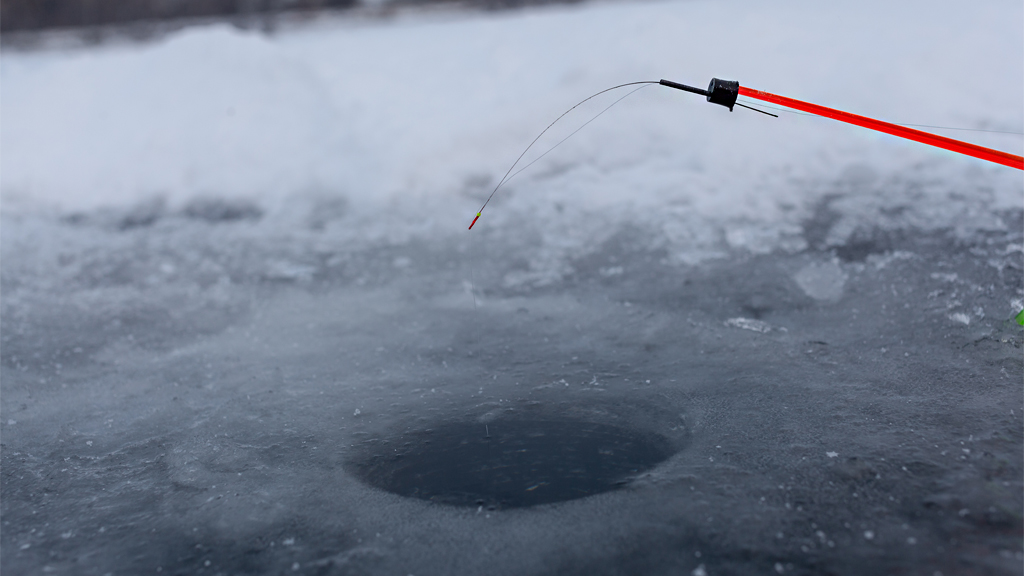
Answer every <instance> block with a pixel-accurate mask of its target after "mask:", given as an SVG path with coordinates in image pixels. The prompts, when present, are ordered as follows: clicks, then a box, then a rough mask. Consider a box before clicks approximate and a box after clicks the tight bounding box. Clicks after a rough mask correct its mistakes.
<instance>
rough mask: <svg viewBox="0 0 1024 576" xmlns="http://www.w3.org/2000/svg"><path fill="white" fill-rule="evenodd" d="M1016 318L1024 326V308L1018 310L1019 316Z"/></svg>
mask: <svg viewBox="0 0 1024 576" xmlns="http://www.w3.org/2000/svg"><path fill="white" fill-rule="evenodd" d="M1014 320H1016V321H1017V324H1020V325H1021V326H1024V310H1021V311H1020V312H1017V316H1016V317H1015V318H1014Z"/></svg>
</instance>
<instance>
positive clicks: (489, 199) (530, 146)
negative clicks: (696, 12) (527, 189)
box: [469, 80, 658, 230]
mask: <svg viewBox="0 0 1024 576" xmlns="http://www.w3.org/2000/svg"><path fill="white" fill-rule="evenodd" d="M657 83H658V82H657V81H656V80H643V81H640V82H627V83H625V84H619V85H618V86H612V87H611V88H606V89H604V90H601V91H600V92H598V93H596V94H591V95H590V96H588V97H586V98H584V99H583V100H580V101H579V102H577V103H576V105H575V106H573V107H572V108H569V109H568V110H566V111H565V112H562V115H561V116H559V117H558V118H555V120H554V122H552V123H551V124H548V127H547V128H545V129H544V130H542V131H541V133H540V134H537V137H536V138H534V139H533V142H530V145H529V146H527V147H526V150H523V153H522V154H520V155H519V158H516V161H515V162H513V163H512V166H509V169H508V172H505V175H504V176H502V177H501V180H500V181H499V182H498V185H497V186H495V187H494V190H492V191H491V195H490V196H488V197H487V200H485V201H484V205H483V206H481V207H480V210H478V211H477V213H476V218H473V222H472V223H471V224H470V225H469V229H470V230H472V229H473V224H476V221H477V220H479V219H480V214H481V213H482V212H483V211H484V208H487V204H489V203H490V202H491V198H494V194H495V192H497V191H498V188H501V185H502V184H504V183H505V181H506V180H508V178H509V176H508V175H509V174H510V173H511V172H512V170H513V169H514V168H515V167H516V165H517V164H519V161H520V160H522V159H523V156H526V153H527V152H529V151H530V148H533V145H534V144H536V143H537V140H540V137H541V136H543V135H544V134H545V133H546V132H547V131H548V130H550V129H551V127H552V126H554V125H555V124H556V123H557V122H558V121H559V120H561V119H562V118H563V117H564V116H565V115H566V114H568V113H569V112H572V111H573V110H575V109H576V108H578V107H579V106H580V105H582V104H583V103H585V102H587V101H589V100H592V99H593V98H597V97H598V96H600V95H601V94H604V93H605V92H611V91H612V90H617V89H619V88H625V87H626V86H636V85H637V84H657ZM634 92H635V90H634ZM626 96H629V94H626ZM619 100H621V98H620V99H619ZM616 103H618V100H616V101H615V102H613V103H612V106H614V105H615V104H616ZM610 107H611V106H609V108H610ZM606 110H607V108H606V109H605V110H602V111H601V114H604V112H605V111H606ZM601 114H598V116H600V115H601ZM595 118H596V117H595ZM588 124H589V122H588ZM584 126H586V124H584ZM577 132H579V130H577ZM575 133H576V132H573V134H575ZM570 136H572V134H570ZM563 141H564V140H563ZM558 144H561V142H559V143H558ZM558 144H556V146H557V145H558ZM548 152H550V150H549V151H548ZM546 153H547V152H545V154H546ZM538 160H539V158H538Z"/></svg>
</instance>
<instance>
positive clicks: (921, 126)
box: [736, 100, 1024, 136]
mask: <svg viewBox="0 0 1024 576" xmlns="http://www.w3.org/2000/svg"><path fill="white" fill-rule="evenodd" d="M743 102H746V103H748V104H749V103H751V102H752V101H751V100H743ZM736 105H737V106H743V107H744V108H750V109H751V110H756V108H751V107H750V106H746V105H744V104H742V103H741V102H740V101H739V100H737V101H736ZM757 105H758V106H761V107H762V108H768V109H771V110H778V111H779V112H785V113H786V114H796V115H797V116H812V117H815V118H821V116H818V115H817V114H808V113H807V112H797V111H796V110H790V109H789V108H782V107H781V106H771V105H769V104H764V103H762V102H758V103H757ZM758 112H760V110H758ZM776 118H778V116H776ZM890 124H895V125H897V126H910V127H911V128H934V129H936V130H961V131H964V132H987V133H989V134H1010V135H1013V136H1024V132H1013V131H1010V130H986V129H984V128H954V127H952V126H933V125H931V124H907V123H906V122H890Z"/></svg>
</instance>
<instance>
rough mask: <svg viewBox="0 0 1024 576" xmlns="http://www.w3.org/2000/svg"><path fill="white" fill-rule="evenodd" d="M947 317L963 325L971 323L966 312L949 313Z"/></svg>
mask: <svg viewBox="0 0 1024 576" xmlns="http://www.w3.org/2000/svg"><path fill="white" fill-rule="evenodd" d="M949 319H950V320H952V321H953V322H958V323H960V324H963V325H964V326H967V325H969V324H970V323H971V317H970V316H968V315H967V314H964V313H963V312H956V313H953V314H950V315H949Z"/></svg>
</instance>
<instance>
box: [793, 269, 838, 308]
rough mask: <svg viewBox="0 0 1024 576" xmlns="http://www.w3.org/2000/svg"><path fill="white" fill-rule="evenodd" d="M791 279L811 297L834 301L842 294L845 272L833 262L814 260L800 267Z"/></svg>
mask: <svg viewBox="0 0 1024 576" xmlns="http://www.w3.org/2000/svg"><path fill="white" fill-rule="evenodd" d="M793 280H795V281H796V283H797V285H798V286H800V289H801V290H803V291H804V293H805V294H807V295H808V296H810V297H811V298H814V299H815V300H823V301H828V302H835V301H837V300H839V299H840V298H841V297H842V296H843V286H844V285H845V284H846V273H844V272H843V269H842V268H840V267H839V265H838V264H836V263H835V262H821V263H817V262H815V263H811V264H808V265H806V266H804V267H803V268H801V269H800V271H799V272H797V273H796V275H795V276H793Z"/></svg>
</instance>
